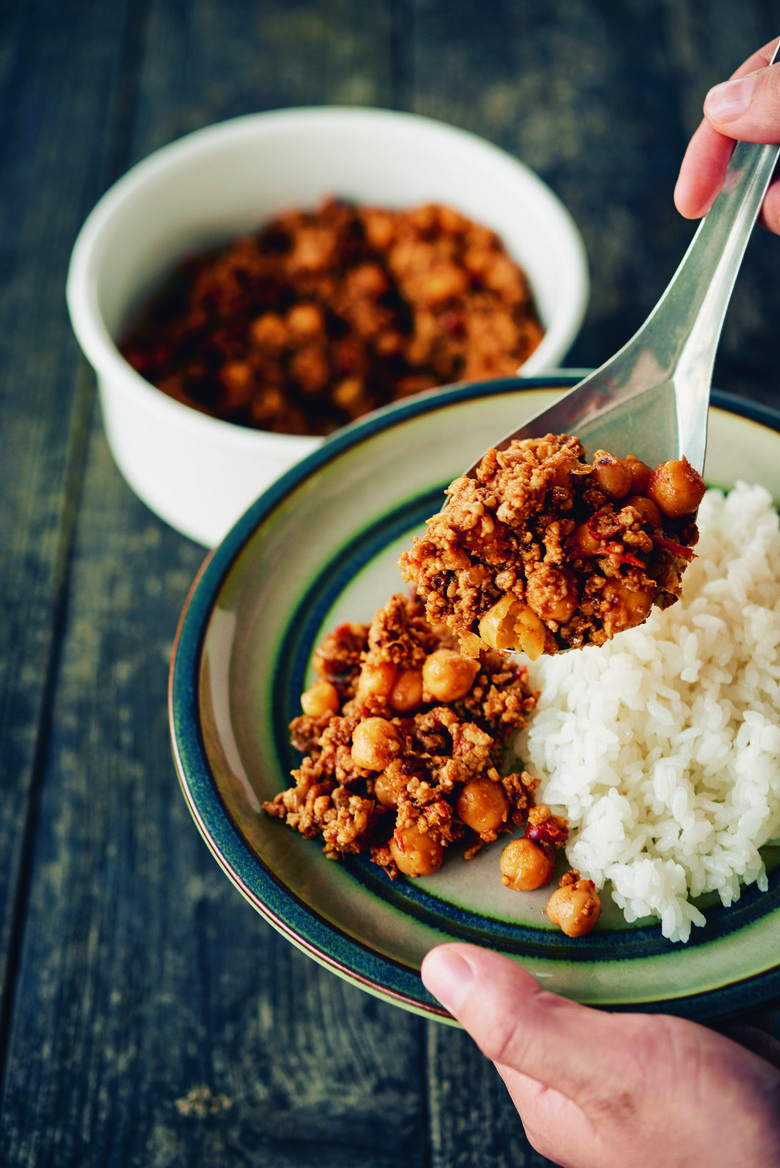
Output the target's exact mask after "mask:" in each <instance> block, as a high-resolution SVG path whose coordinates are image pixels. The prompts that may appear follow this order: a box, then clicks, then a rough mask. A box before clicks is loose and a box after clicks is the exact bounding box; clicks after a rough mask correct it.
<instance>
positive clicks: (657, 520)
mask: <svg viewBox="0 0 780 1168" xmlns="http://www.w3.org/2000/svg"><path fill="white" fill-rule="evenodd" d="M626 507H633V508H634V510H635V511H638V512H639V514H640V516H641V517H642V519H643V521H644V522H645V523H649V524H650V526H651V527H660V526H661V523H662V518H661V512H660V510H659V508H658V507H657V506H656V504H655V503H654V502H653V500H652V499H648V498H647V496H646V495H632V496H631V497H630V498H629V499H626Z"/></svg>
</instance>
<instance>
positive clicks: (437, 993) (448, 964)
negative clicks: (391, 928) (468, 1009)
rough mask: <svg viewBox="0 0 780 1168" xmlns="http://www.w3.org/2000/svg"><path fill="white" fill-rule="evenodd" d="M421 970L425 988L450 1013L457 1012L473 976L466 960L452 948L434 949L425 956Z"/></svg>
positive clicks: (464, 998)
mask: <svg viewBox="0 0 780 1168" xmlns="http://www.w3.org/2000/svg"><path fill="white" fill-rule="evenodd" d="M421 972H422V979H423V984H424V986H425V988H426V989H427V990H428V991H429V992H430V993H432V994H433V996H434V997H435V998H438V999H439V1001H440V1002H441V1004H442V1005H443V1006H446V1007H447V1009H448V1010H449V1011H450V1013H452V1014H457V1013H458V1010H459V1009H460V1007H461V1006H462V1005H463V1003H464V1001H465V1000H466V995H467V994H468V992H469V987H470V985H471V982H472V980H473V977H474V973H473V970H472V968H471V966H470V965H469V963H468V961H466V959H465V958H464V957H461V955H460V954H459V953H456V952H454V951H453V950H452V949H434V950H432V952H430V953H429V954H428V956H427V957H426V958H425V961H424V962H423V966H422V971H421Z"/></svg>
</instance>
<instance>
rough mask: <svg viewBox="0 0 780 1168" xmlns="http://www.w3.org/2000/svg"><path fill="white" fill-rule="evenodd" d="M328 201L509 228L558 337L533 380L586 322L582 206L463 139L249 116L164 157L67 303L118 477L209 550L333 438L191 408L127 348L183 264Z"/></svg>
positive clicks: (97, 246) (447, 131) (77, 264)
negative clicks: (146, 310)
mask: <svg viewBox="0 0 780 1168" xmlns="http://www.w3.org/2000/svg"><path fill="white" fill-rule="evenodd" d="M328 195H336V196H341V197H344V198H348V199H354V200H356V201H358V202H363V203H371V204H374V205H377V206H387V207H412V206H416V205H418V204H420V203H425V202H441V203H446V204H448V205H450V206H452V207H454V208H456V209H457V210H459V211H461V212H462V213H463V214H465V215H466V216H468V217H469V218H472V219H475V220H477V221H478V222H481V223H483V224H485V225H486V226H489V227H491V228H492V229H493V230H495V231H496V232H497V233H498V234H499V235H500V236H501V238H502V240H503V241H504V244H505V246H506V247H507V250H508V251H509V252H510V254H511V255H512V256H513V258H514V259H515V260H516V261H517V262H518V263H519V264H520V265H521V266H522V267H523V268H524V269H525V271H526V273H527V275H528V278H529V281H530V283H531V287H532V289H533V293H534V296H535V299H536V304H537V308H538V311H539V315H540V317H541V321H542V324H543V326H544V328H545V336H544V339H543V340H542V342H541V344H540V345H539V347H538V348H537V349H536V351H535V352H534V353H533V354H532V356H531V357H530V358H529V360H528V361H527V362H526V363H525V365H524V366H523V369H522V372H523V373H524V374H531V373H538V372H540V371H542V370H547V369H552V368H555V367H557V366H559V365H560V364H561V359H562V358H563V356H564V355H565V354H566V352H567V351H568V349H569V347H570V345H571V343H572V341H573V340H574V337H575V336H576V334H577V332H578V330H579V327H580V325H581V323H582V318H583V316H584V313H585V307H586V303H587V295H588V272H587V263H586V258H585V250H584V247H583V244H582V239H581V237H580V235H579V233H578V231H577V228H576V227H575V225H574V223H573V222H572V219H571V217H570V216H569V214H568V212H567V211H566V209H565V208H564V207H563V206H562V204H561V203H560V201H559V200H558V199H557V198H556V196H555V195H554V194H553V193H552V192H551V191H550V190H549V188H548V187H547V186H545V184H544V183H543V182H542V181H541V180H540V179H539V178H538V177H537V176H536V175H535V174H534V173H533V172H532V171H530V170H529V169H528V168H527V167H525V166H524V165H522V163H520V162H518V161H517V160H516V159H515V158H512V157H511V156H510V155H508V154H506V153H504V151H502V150H499V149H498V148H497V147H495V146H492V145H491V144H489V143H488V142H485V141H483V140H482V139H480V138H478V137H475V136H474V135H473V134H470V133H467V132H466V131H464V130H459V129H455V128H454V127H452V126H447V125H444V124H442V123H439V122H435V121H432V120H431V119H429V118H422V117H417V116H415V115H412V114H405V113H394V112H390V111H386V110H373V109H362V108H353V109H350V108H334V107H322V108H315V109H297V110H280V111H274V112H271V113H261V114H251V115H248V116H246V117H241V118H236V119H233V120H231V121H228V122H223V123H221V124H219V125H215V126H210V127H207V128H206V129H203V130H198V131H196V132H195V133H193V134H189V135H187V137H185V138H182V139H181V140H179V141H177V142H174V143H172V144H171V145H169V146H165V147H163V148H162V149H161V150H158V151H156V152H155V153H154V154H152V155H150V156H149V157H148V158H146V159H145V160H144V161H142V162H140V163H139V164H138V165H137V166H135V167H133V168H132V170H130V171H129V172H128V173H127V174H126V175H125V176H124V177H123V178H121V179H120V180H119V181H118V182H117V183H116V184H115V185H114V186H113V187H112V188H111V189H110V190H109V191H108V192H107V193H106V194H105V195H104V196H103V197H102V198H101V199H100V201H99V202H98V204H97V205H96V207H95V208H94V210H93V211H92V212H91V214H90V215H89V217H88V218H87V220H86V222H85V223H84V226H83V227H82V229H81V231H80V233H79V236H78V238H77V240H76V243H75V246H74V249H73V254H72V256H71V262H70V269H69V272H68V282H67V301H68V308H69V311H70V316H71V321H72V324H73V328H74V331H75V333H76V336H77V338H78V340H79V343H80V345H81V347H82V349H83V350H84V353H85V355H86V357H87V358H88V360H89V361H90V363H91V364H92V366H93V368H94V369H95V372H96V374H97V378H98V386H99V391H100V400H101V405H102V411H103V419H104V424H105V428H106V434H107V438H108V442H109V446H110V448H111V450H112V453H113V455H114V457H115V459H116V462H117V464H118V466H119V469H120V471H121V472H122V473H123V475H124V476H125V478H126V479H127V481H128V483H129V484H130V486H131V487H132V488H133V489H134V490H135V492H136V493H137V494H138V495H139V497H140V498H141V499H142V500H143V501H144V502H145V503H146V504H147V505H148V506H149V507H150V508H151V509H152V510H153V511H154V512H156V514H158V515H159V516H160V517H161V518H162V519H164V520H165V521H166V522H168V523H170V524H171V526H173V527H174V528H176V529H177V530H178V531H180V532H182V533H183V534H184V535H187V536H189V537H190V538H192V539H194V540H196V541H198V542H199V543H202V544H204V545H206V546H207V547H211V546H213V545H214V544H216V543H218V542H219V540H220V539H221V538H222V537H223V536H224V535H225V533H226V532H227V531H228V530H229V529H230V527H231V526H232V525H233V523H234V522H235V521H236V520H237V519H238V518H239V516H240V515H241V514H242V513H243V512H244V511H245V510H246V508H247V507H248V506H249V505H250V504H251V503H252V502H253V501H254V499H255V498H256V497H257V496H258V495H259V494H260V493H261V492H262V491H263V490H265V488H266V487H267V486H269V485H270V484H271V483H272V482H273V481H274V480H275V479H276V478H278V477H279V475H280V474H282V473H283V472H284V471H285V470H287V469H288V468H289V467H290V466H292V465H293V464H294V463H295V462H297V461H298V459H300V458H301V457H303V456H304V455H306V454H308V453H310V452H311V451H312V450H314V449H316V447H317V446H319V445H320V444H321V442H322V441H323V440H322V439H321V438H314V437H299V436H293V435H285V434H270V433H266V432H263V431H260V430H251V429H248V428H246V427H242V426H239V425H236V424H234V423H232V422H223V421H220V420H217V419H214V418H211V417H209V416H207V415H205V414H201V413H199V412H198V411H196V410H193V409H191V408H190V407H188V406H185V405H182V404H181V403H179V402H177V401H174V400H173V398H170V397H168V396H166V395H165V394H164V393H162V392H161V391H160V390H158V389H156V388H155V387H154V386H152V385H150V384H149V383H148V382H147V381H145V380H144V379H143V378H142V377H141V376H140V375H139V374H138V373H136V372H135V370H133V369H132V368H131V367H130V366H129V365H128V364H127V362H126V361H125V360H124V358H123V357H122V356H121V354H120V353H119V351H118V349H117V346H116V340H117V338H118V337H121V336H122V335H123V333H124V332H125V330H126V329H127V328H128V326H129V324H130V323H131V322H132V320H133V319H134V317H135V316H136V314H137V313H138V311H139V308H140V306H141V305H142V304H143V302H144V301H145V300H146V299H147V297H148V296H149V295H150V294H151V293H152V292H153V291H154V290H155V288H156V287H157V286H158V285H159V283H160V282H161V281H162V279H164V277H165V276H166V275H167V274H168V273H169V272H170V271H171V270H172V269H173V268H174V267H175V266H176V265H177V263H178V262H179V261H180V260H181V259H182V258H183V257H185V256H187V255H190V254H192V253H196V252H198V251H199V250H202V249H206V248H209V247H212V246H215V245H217V244H220V243H223V242H226V241H228V240H229V239H231V238H233V237H234V236H236V235H239V234H241V233H245V232H249V231H254V230H256V229H258V228H259V227H260V226H261V225H262V223H263V222H264V221H266V220H268V219H269V218H272V217H273V216H274V215H276V214H278V213H279V212H281V211H283V210H287V209H289V208H291V207H294V206H296V207H313V206H315V205H316V204H317V203H318V202H319V201H320V200H321V199H322V198H323V197H325V196H328ZM431 392H436V391H431Z"/></svg>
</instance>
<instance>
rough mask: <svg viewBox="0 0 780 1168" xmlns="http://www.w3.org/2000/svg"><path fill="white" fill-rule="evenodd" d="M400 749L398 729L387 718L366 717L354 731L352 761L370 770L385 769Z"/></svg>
mask: <svg viewBox="0 0 780 1168" xmlns="http://www.w3.org/2000/svg"><path fill="white" fill-rule="evenodd" d="M400 749H401V743H400V740H399V738H398V731H397V730H396V728H395V726H394V725H393V724H392V722H388V721H387V719H386V718H364V719H363V721H362V722H358V724H357V726H356V727H355V729H354V730H353V731H352V761H353V762H354V763H355V765H356V766H359V767H365V769H366V770H368V771H383V770H384V769H385V767H386V766H387V764H388V763H389V762H391V761H392V759H393V758H394V757H395V755H397V754H398V752H399V751H400Z"/></svg>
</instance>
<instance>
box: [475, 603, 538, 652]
mask: <svg viewBox="0 0 780 1168" xmlns="http://www.w3.org/2000/svg"><path fill="white" fill-rule="evenodd" d="M545 632H546V630H545V627H544V623H543V622H542V620H541V617H539V616H537V614H536V613H535V612H534V611H533V610H532V609H531V608H529V606H528V605H527V604H526V603H525V601H523V600H518V599H517V598H516V597H514V596H512V595H511V594H510V593H507V594H506V595H505V596H502V597H501V599H500V600H498V601H496V603H495V604H494V605H493V607H492V608H489V609H488V610H487V612H486V613H485V615H484V616H483V617H481V618H480V622H479V635H480V637H481V638H482V640H483V641H484V642H485V644H487V645H490V647H491V649H522V651H523V652H524V653H525V654H526V656H527V657H529V658H530V659H531V661H536V659H537V658H538V657H541V655H542V653H543V652H544V643H545Z"/></svg>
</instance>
